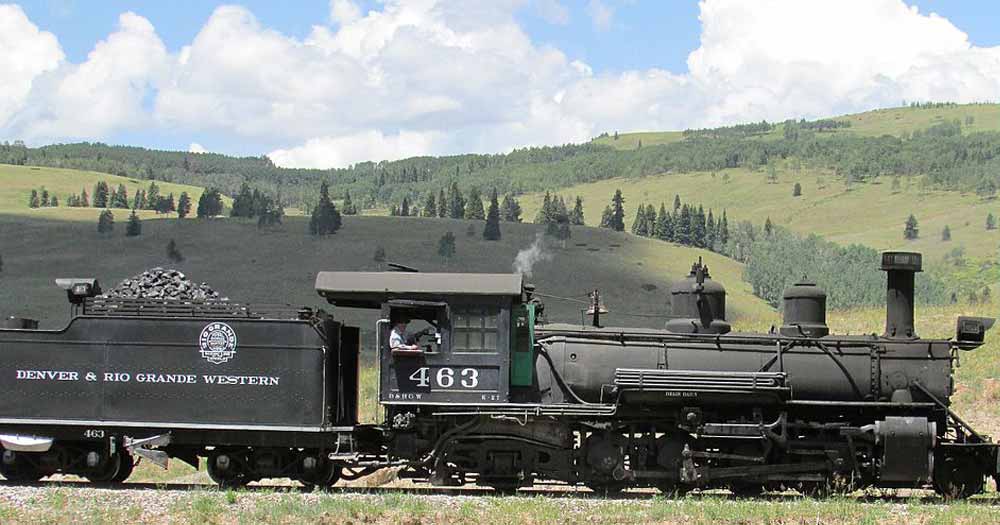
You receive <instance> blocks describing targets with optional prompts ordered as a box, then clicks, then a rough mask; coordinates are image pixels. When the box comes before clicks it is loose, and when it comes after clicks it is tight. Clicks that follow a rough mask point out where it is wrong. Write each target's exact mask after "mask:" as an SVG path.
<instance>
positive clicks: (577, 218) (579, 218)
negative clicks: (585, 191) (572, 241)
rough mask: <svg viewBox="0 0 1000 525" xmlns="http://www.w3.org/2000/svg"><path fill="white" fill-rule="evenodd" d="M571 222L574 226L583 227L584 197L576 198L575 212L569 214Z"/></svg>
mask: <svg viewBox="0 0 1000 525" xmlns="http://www.w3.org/2000/svg"><path fill="white" fill-rule="evenodd" d="M569 222H570V224H572V225H574V226H583V197H580V196H579V195H577V196H576V201H575V202H574V203H573V212H572V213H570V214H569Z"/></svg>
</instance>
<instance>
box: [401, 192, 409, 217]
mask: <svg viewBox="0 0 1000 525" xmlns="http://www.w3.org/2000/svg"><path fill="white" fill-rule="evenodd" d="M399 214H400V215H401V216H403V217H409V216H410V199H409V198H408V197H403V202H402V204H400V205H399Z"/></svg>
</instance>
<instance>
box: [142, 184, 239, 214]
mask: <svg viewBox="0 0 1000 525" xmlns="http://www.w3.org/2000/svg"><path fill="white" fill-rule="evenodd" d="M204 195H205V194H204V193H203V194H202V196H204ZM220 197H221V195H220ZM158 202H160V187H159V186H157V185H156V181H153V182H150V183H149V189H148V190H146V209H147V210H155V209H156V204H157V203H158ZM198 204H199V207H200V204H201V201H200V199H199V202H198ZM221 213H222V208H219V213H216V214H215V215H220V214H221ZM198 216H199V217H202V215H198Z"/></svg>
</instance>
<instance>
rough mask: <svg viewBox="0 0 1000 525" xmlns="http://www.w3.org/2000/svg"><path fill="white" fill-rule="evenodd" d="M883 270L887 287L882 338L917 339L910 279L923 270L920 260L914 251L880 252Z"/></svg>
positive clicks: (911, 280) (911, 281) (919, 256)
mask: <svg viewBox="0 0 1000 525" xmlns="http://www.w3.org/2000/svg"><path fill="white" fill-rule="evenodd" d="M882 270H883V271H885V272H886V274H887V277H888V284H887V286H886V293H885V337H892V338H896V339H916V338H917V333H916V331H915V330H914V329H913V277H914V274H916V273H917V272H919V271H923V270H922V257H921V255H920V254H919V253H914V252H883V253H882Z"/></svg>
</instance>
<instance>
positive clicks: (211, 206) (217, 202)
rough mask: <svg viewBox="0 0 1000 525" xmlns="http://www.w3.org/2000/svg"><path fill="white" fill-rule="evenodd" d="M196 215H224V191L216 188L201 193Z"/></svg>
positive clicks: (202, 216) (201, 216) (200, 216)
mask: <svg viewBox="0 0 1000 525" xmlns="http://www.w3.org/2000/svg"><path fill="white" fill-rule="evenodd" d="M157 196H159V190H157ZM157 200H159V197H157ZM196 215H197V216H198V217H199V218H204V217H215V216H217V215H222V193H220V192H219V190H217V189H215V188H209V189H207V190H205V191H204V192H203V193H202V194H201V197H199V198H198V211H197V212H196Z"/></svg>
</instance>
